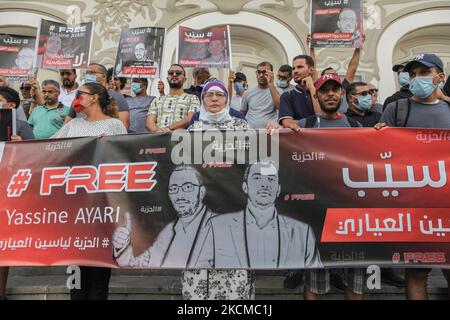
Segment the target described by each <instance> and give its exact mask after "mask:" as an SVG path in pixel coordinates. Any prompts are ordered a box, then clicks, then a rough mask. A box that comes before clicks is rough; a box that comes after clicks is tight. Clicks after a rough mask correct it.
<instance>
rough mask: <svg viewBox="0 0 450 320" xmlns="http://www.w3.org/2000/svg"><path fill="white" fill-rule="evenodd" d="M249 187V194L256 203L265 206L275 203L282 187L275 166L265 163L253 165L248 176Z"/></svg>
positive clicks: (250, 198)
mask: <svg viewBox="0 0 450 320" xmlns="http://www.w3.org/2000/svg"><path fill="white" fill-rule="evenodd" d="M247 187H248V190H247V196H248V198H249V200H250V201H251V202H252V203H253V204H254V205H256V206H262V207H265V206H269V205H272V204H274V203H275V199H276V198H277V197H278V194H279V189H280V185H279V180H278V171H277V169H276V168H275V166H274V165H273V164H265V163H256V164H254V165H252V167H251V168H250V171H249V173H248V177H247Z"/></svg>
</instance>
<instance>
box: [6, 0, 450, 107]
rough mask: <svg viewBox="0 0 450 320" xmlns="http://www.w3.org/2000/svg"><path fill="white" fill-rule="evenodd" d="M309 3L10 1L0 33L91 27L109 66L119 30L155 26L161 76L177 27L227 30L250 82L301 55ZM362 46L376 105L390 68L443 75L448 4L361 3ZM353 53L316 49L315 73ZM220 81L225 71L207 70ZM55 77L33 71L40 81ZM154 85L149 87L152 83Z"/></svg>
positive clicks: (448, 47) (237, 65)
mask: <svg viewBox="0 0 450 320" xmlns="http://www.w3.org/2000/svg"><path fill="white" fill-rule="evenodd" d="M310 2H311V0H64V1H61V0H46V1H42V0H28V1H22V0H20V1H19V0H16V1H7V0H1V1H0V33H10V34H21V35H35V34H36V30H37V27H38V25H39V21H40V18H45V19H49V20H54V21H59V22H69V23H74V24H76V23H79V22H86V21H94V22H95V35H94V41H93V53H92V56H91V61H94V62H98V63H102V64H105V65H106V66H108V67H109V66H113V65H114V59H115V56H116V51H117V46H118V41H119V36H120V30H121V29H122V28H128V27H142V26H158V27H164V28H166V29H167V35H166V45H165V49H164V59H163V65H162V71H163V73H162V74H164V71H165V70H166V69H167V68H168V66H169V65H170V64H171V63H172V62H174V60H175V50H176V36H177V34H176V33H177V27H178V25H183V26H187V27H191V28H199V29H200V28H206V27H211V26H215V25H223V24H228V25H230V28H231V42H232V53H233V69H234V70H236V71H242V72H244V73H246V74H247V76H248V78H249V82H250V85H254V84H255V83H256V78H255V76H254V74H255V73H254V70H255V68H256V65H257V64H258V63H259V62H261V61H264V60H267V61H270V62H272V63H273V64H274V66H275V68H278V67H279V66H280V65H282V64H285V63H289V64H290V63H291V61H292V58H293V57H294V56H296V55H298V54H303V53H308V50H309V49H308V48H307V45H306V37H307V34H308V33H309V20H310ZM364 18H365V29H366V42H365V44H364V48H363V55H362V59H361V63H360V67H359V69H358V78H359V79H361V80H364V81H367V82H371V83H373V84H375V85H377V86H378V87H379V88H380V98H381V99H383V98H385V97H387V96H389V95H390V94H391V93H392V92H393V91H394V90H395V88H396V86H397V83H396V78H395V77H394V76H393V74H392V71H391V68H392V65H393V63H397V62H402V61H404V60H407V59H410V58H412V57H414V56H415V55H417V54H419V53H423V52H432V53H436V54H438V55H440V56H441V57H442V59H443V60H444V63H445V66H446V68H447V70H446V71H447V72H450V1H449V0H420V1H410V0H364ZM351 55H352V49H320V50H317V58H318V69H319V70H321V69H323V68H325V67H328V66H332V67H334V68H336V69H337V70H338V72H339V73H340V74H345V69H346V66H347V64H348V62H349V60H350V58H351ZM212 73H213V74H214V75H215V76H217V77H219V78H221V79H223V80H225V79H226V78H227V76H228V71H227V70H212ZM44 77H45V78H57V74H56V73H55V72H53V73H52V71H45V70H42V71H40V74H39V78H40V80H42V79H43V78H44ZM154 86H156V82H155V83H154Z"/></svg>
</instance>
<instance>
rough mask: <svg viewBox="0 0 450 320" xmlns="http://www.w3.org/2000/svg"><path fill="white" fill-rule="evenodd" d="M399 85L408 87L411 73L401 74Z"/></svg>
mask: <svg viewBox="0 0 450 320" xmlns="http://www.w3.org/2000/svg"><path fill="white" fill-rule="evenodd" d="M398 83H400V85H401V86H402V87H404V86H406V85H408V84H409V73H408V72H400V74H399V75H398Z"/></svg>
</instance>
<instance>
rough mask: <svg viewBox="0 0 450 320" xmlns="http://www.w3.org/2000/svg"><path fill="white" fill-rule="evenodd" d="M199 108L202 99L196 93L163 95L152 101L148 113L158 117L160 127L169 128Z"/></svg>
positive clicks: (157, 122) (157, 123)
mask: <svg viewBox="0 0 450 320" xmlns="http://www.w3.org/2000/svg"><path fill="white" fill-rule="evenodd" d="M199 109H200V101H199V100H198V98H197V96H195V95H192V94H182V95H179V96H162V97H158V98H156V99H154V100H153V101H152V103H151V104H150V109H149V110H148V114H147V115H148V116H156V117H157V121H156V125H157V126H158V128H167V127H169V126H171V125H172V124H174V123H175V122H178V121H180V120H182V119H183V118H185V117H186V116H187V115H188V113H189V112H192V113H194V112H197V111H198V110H199Z"/></svg>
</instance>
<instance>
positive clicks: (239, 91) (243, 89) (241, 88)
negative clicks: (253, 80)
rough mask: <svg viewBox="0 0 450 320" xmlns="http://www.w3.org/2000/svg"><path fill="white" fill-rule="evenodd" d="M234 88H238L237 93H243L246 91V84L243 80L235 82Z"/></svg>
mask: <svg viewBox="0 0 450 320" xmlns="http://www.w3.org/2000/svg"><path fill="white" fill-rule="evenodd" d="M234 90H236V93H242V92H244V91H245V87H244V84H243V83H242V82H235V83H234Z"/></svg>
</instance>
